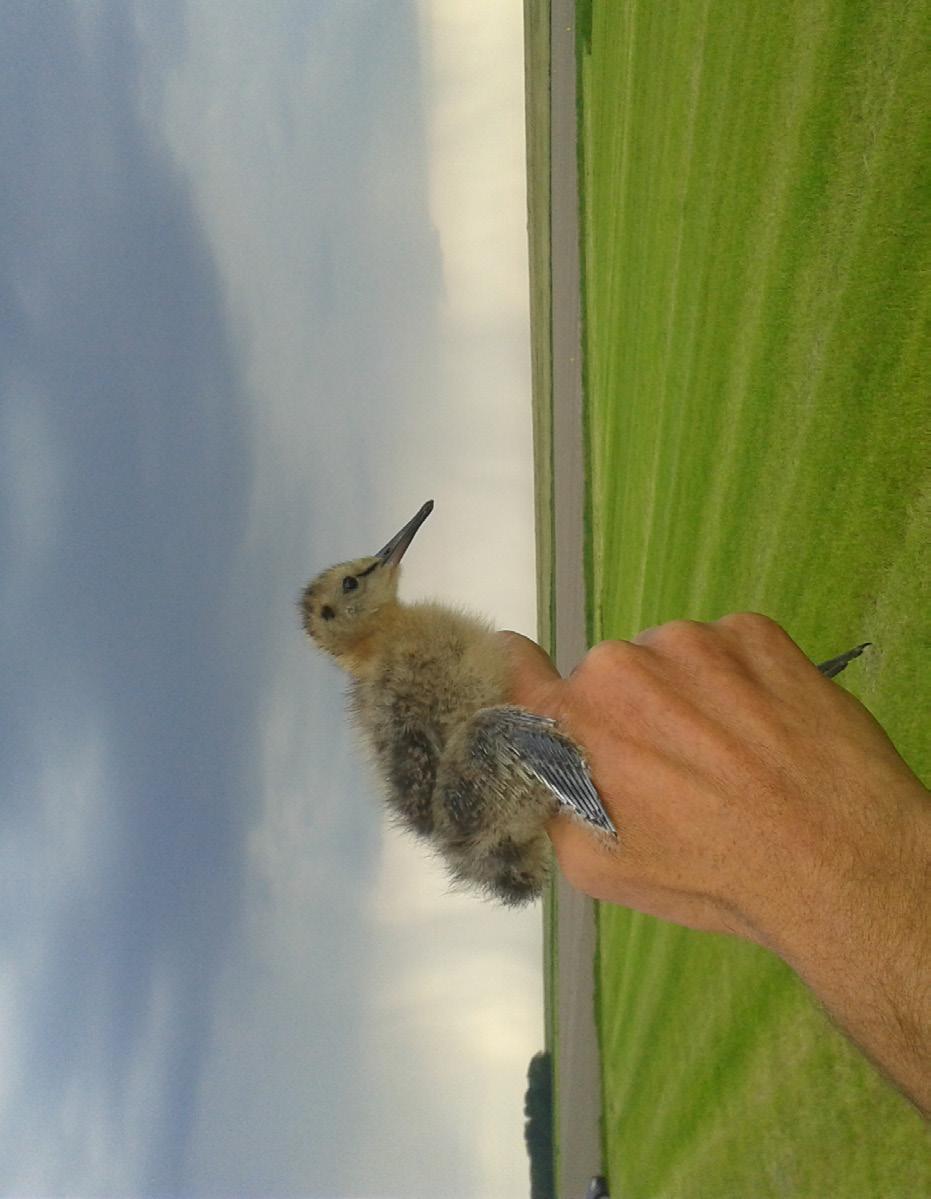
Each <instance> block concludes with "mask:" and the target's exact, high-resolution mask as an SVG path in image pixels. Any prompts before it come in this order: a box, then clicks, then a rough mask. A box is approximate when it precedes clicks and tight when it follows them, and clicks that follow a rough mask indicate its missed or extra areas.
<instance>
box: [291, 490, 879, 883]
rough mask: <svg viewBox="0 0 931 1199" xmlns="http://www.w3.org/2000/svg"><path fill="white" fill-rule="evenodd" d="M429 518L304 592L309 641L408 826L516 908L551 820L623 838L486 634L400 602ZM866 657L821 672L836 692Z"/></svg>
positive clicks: (574, 756)
mask: <svg viewBox="0 0 931 1199" xmlns="http://www.w3.org/2000/svg"><path fill="white" fill-rule="evenodd" d="M432 511H433V501H432V500H430V501H429V502H428V503H426V504H424V506H423V507H422V508H421V509H420V511H419V512H418V513H417V514H416V516H414V517H413V518H412V519H411V520H409V521H408V523H407V524H406V525H405V526H404V527H403V528H402V529H401V530H400V532H398V533H397V534H395V536H394V537H392V538H391V540H390V541H389V542H388V544H387V545H385V546H383V547H382V548H381V549H380V550H379V551H378V553H376V554H372V555H371V556H369V557H365V558H356V559H354V560H353V561H351V562H341V563H339V564H338V565H336V566H331V567H330V568H329V569H328V570H325V571H323V572H322V573H321V574H319V575H318V576H317V577H316V578H315V579H314V580H313V581H312V582H310V583H308V585H307V586H306V587H305V589H304V592H303V594H302V596H301V601H300V608H301V615H302V619H303V623H304V629H305V631H306V632H307V634H308V635H309V636H310V638H311V640H312V641H313V642H314V643H315V644H316V645H318V646H319V647H320V648H321V649H322V650H324V651H325V652H327V653H328V654H330V655H331V656H332V657H333V658H335V660H336V661H337V662H338V663H339V665H340V666H342V667H343V669H344V670H345V671H346V672H347V673H348V674H349V676H350V678H351V683H350V690H349V701H350V710H351V712H352V713H353V715H354V717H355V720H356V723H357V724H358V726H359V728H360V729H361V731H362V734H363V736H364V738H365V740H366V741H367V743H368V745H369V747H370V749H371V752H372V755H373V757H374V759H375V763H376V765H377V767H378V770H379V773H380V774H381V776H382V779H383V781H384V783H385V790H386V798H387V802H388V805H389V807H390V809H391V811H392V812H393V813H394V815H395V817H396V818H397V820H398V821H399V823H401V824H402V825H403V826H405V827H406V828H408V829H410V830H411V831H412V832H414V833H416V834H417V835H418V836H420V837H423V838H426V839H428V840H429V841H430V842H431V844H432V845H433V846H434V847H435V848H436V849H437V850H438V851H439V853H440V854H441V855H442V857H443V858H444V860H445V862H446V865H447V867H448V869H449V872H450V874H451V875H452V877H453V879H454V880H455V881H456V882H458V883H463V884H467V885H469V886H472V887H476V888H478V889H479V890H480V891H483V892H484V893H485V894H488V895H491V896H494V897H495V898H497V899H499V900H501V901H502V902H503V903H505V904H509V905H519V904H523V903H527V902H529V901H531V900H533V899H536V898H537V897H538V896H539V894H540V892H541V890H542V887H543V884H544V883H545V881H546V877H547V873H548V865H549V857H550V855H549V847H548V846H549V843H548V840H547V837H546V834H545V831H544V826H545V824H546V822H547V820H549V819H550V817H551V816H553V815H555V813H556V812H558V811H567V812H569V813H570V814H571V815H572V816H574V817H575V818H577V819H579V820H582V821H584V822H585V823H586V824H588V825H589V826H590V827H591V828H592V829H593V830H594V832H595V834H596V835H598V836H601V837H604V838H611V839H614V838H615V835H616V834H615V829H614V825H613V824H612V823H611V819H610V817H609V816H608V814H607V812H606V811H605V809H604V807H603V805H602V803H601V800H600V798H599V796H598V792H597V791H596V790H595V787H594V784H593V783H592V780H591V776H590V774H589V771H588V767H587V765H586V763H585V758H584V756H583V754H582V751H581V750H580V749H579V747H578V746H577V745H576V744H575V743H574V742H573V741H571V740H570V739H569V738H568V737H566V736H565V735H564V734H562V733H560V731H559V730H558V729H557V727H556V724H555V722H554V721H552V720H549V719H547V718H545V717H542V716H537V715H535V714H533V713H531V712H527V711H525V710H524V709H522V708H518V707H515V706H513V705H511V704H508V702H507V684H508V679H507V670H506V662H505V659H504V655H503V654H502V653H501V649H500V646H499V644H498V643H497V642H496V640H495V637H494V630H493V629H492V628H491V626H490V625H489V624H487V623H486V622H484V621H482V620H479V619H477V618H475V617H473V616H468V615H465V614H464V613H461V612H457V611H455V610H453V609H451V608H447V607H444V606H442V605H440V604H434V603H418V604H402V603H401V602H400V600H399V599H398V594H397V592H398V576H399V573H400V571H399V568H400V563H401V559H402V558H403V556H404V554H405V552H406V550H407V548H408V546H409V545H410V544H411V542H412V541H413V539H414V536H415V534H416V533H417V530H418V529H419V528H420V526H421V525H422V524H423V522H424V521H425V520H426V519H427V517H428V516H429V515H430V513H431V512H432ZM868 644H869V642H866V643H864V644H863V645H858V646H857V647H856V648H855V649H852V650H849V651H848V652H847V653H845V654H840V655H839V656H838V657H836V658H832V659H830V661H828V662H823V663H821V665H820V666H819V667H818V669H819V670H820V671H821V672H822V673H823V674H825V675H827V677H828V678H833V677H834V676H835V675H837V674H839V673H840V672H841V671H842V670H843V669H844V668H845V667H846V666H847V664H848V663H849V662H850V661H852V660H853V659H854V658H856V657H859V655H860V654H861V653H862V652H863V650H864V649H865V648H866V646H867V645H868Z"/></svg>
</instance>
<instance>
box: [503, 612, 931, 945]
mask: <svg viewBox="0 0 931 1199" xmlns="http://www.w3.org/2000/svg"><path fill="white" fill-rule="evenodd" d="M506 636H507V641H506V645H507V649H508V652H509V654H510V657H511V661H512V668H513V674H512V694H511V698H512V700H513V701H514V702H516V703H518V704H520V705H521V706H523V707H526V708H529V709H530V710H532V711H536V712H539V713H541V714H544V715H549V716H552V717H555V718H556V719H557V720H558V721H559V723H560V724H561V726H562V727H563V728H564V729H565V730H566V731H567V732H568V733H569V734H570V736H572V737H573V738H574V739H575V740H576V741H577V742H578V743H579V744H580V745H581V746H582V747H583V748H584V750H585V752H586V755H587V757H588V760H589V764H590V767H591V770H592V776H593V779H594V782H595V785H596V787H597V788H598V791H599V793H600V795H601V797H602V800H603V802H604V804H605V807H606V809H607V811H608V813H609V815H610V816H611V818H612V820H613V821H614V823H615V826H616V828H617V830H618V841H617V843H616V845H615V844H611V843H609V842H607V841H606V840H605V839H603V838H600V837H598V836H596V835H594V834H593V833H591V832H590V831H589V830H588V829H586V828H585V827H583V826H582V825H581V824H580V823H579V822H578V821H575V820H572V819H570V818H568V817H563V816H560V817H557V818H556V819H554V820H553V821H552V822H551V827H550V830H549V831H550V835H551V837H552V840H553V844H554V846H555V850H556V854H557V857H558V859H559V863H560V866H561V868H562V870H563V873H564V874H565V875H566V877H567V879H568V881H569V882H570V883H571V884H572V885H573V886H576V887H578V888H579V889H581V890H583V891H586V892H587V893H588V894H589V895H592V896H593V897H595V898H598V899H603V900H609V901H611V902H613V903H620V904H623V905H625V906H628V907H633V908H636V909H637V910H639V911H643V912H648V913H650V914H652V915H657V916H661V917H663V918H665V919H668V920H672V921H675V922H676V923H680V924H685V925H688V926H690V927H694V928H701V929H706V930H710V931H718V932H734V933H737V934H739V935H742V936H745V937H749V938H751V939H753V940H757V941H760V942H761V943H765V944H770V945H771V946H772V947H774V948H777V950H779V951H784V950H790V949H791V947H792V944H793V938H794V936H795V935H796V934H798V935H799V936H802V934H803V932H804V926H805V925H806V923H807V922H808V918H809V915H810V911H811V907H812V905H819V904H821V903H823V902H824V899H825V889H826V888H828V889H830V888H836V887H837V886H839V885H842V883H841V881H840V878H839V877H838V876H841V877H849V876H850V875H851V874H855V873H856V870H857V867H858V866H859V867H860V868H861V869H862V870H863V871H864V872H865V873H866V874H868V875H871V874H875V871H876V855H877V854H880V855H881V853H882V847H883V846H885V845H890V846H891V845H892V844H893V843H894V844H895V845H899V844H900V843H903V844H904V843H907V842H908V840H909V838H910V836H911V835H912V828H911V825H912V821H913V819H915V818H916V810H915V809H916V802H917V801H916V796H917V795H918V793H922V795H923V794H924V788H922V787H921V784H920V783H918V781H917V780H916V779H915V777H914V775H913V774H912V773H911V771H910V770H909V769H908V767H907V766H906V765H905V763H904V762H903V761H902V759H901V758H900V757H899V755H898V753H897V752H896V751H895V749H894V747H893V746H892V744H891V742H890V741H889V738H888V737H887V736H886V734H885V733H884V732H883V730H882V728H881V727H880V726H879V725H878V724H877V722H876V721H875V720H874V719H873V717H872V716H871V715H870V714H869V713H868V712H867V711H866V709H865V708H864V707H863V706H862V705H861V704H860V703H859V702H858V701H857V700H856V699H854V698H853V697H852V696H850V695H849V694H848V693H846V692H845V691H844V690H843V689H842V688H841V687H839V686H838V685H837V684H836V683H833V682H830V681H829V680H827V679H825V678H824V677H823V676H822V675H821V674H819V672H818V670H817V669H816V668H815V667H814V666H813V665H812V664H811V662H810V661H809V660H808V659H807V658H806V657H805V655H804V654H803V653H802V651H801V650H800V649H799V648H798V647H797V646H796V645H795V644H794V642H793V641H792V640H791V639H790V638H789V636H788V635H787V634H786V633H785V632H784V631H783V630H782V629H781V628H780V627H779V626H778V625H776V624H775V623H774V622H773V621H771V620H769V619H767V618H766V617H763V616H758V615H755V614H741V615H737V616H728V617H725V618H724V619H723V620H720V621H717V622H715V623H713V624H698V623H694V622H690V621H677V622H674V623H672V624H667V625H663V626H660V627H659V628H656V629H649V630H647V631H646V632H644V633H641V634H640V635H639V636H638V637H636V638H634V640H633V641H632V642H624V641H612V642H604V643H602V644H601V645H599V646H596V647H595V648H594V649H593V650H592V651H591V652H590V653H589V654H588V655H587V656H586V658H585V659H584V660H583V662H582V663H581V664H580V666H579V667H578V668H577V669H576V670H575V671H574V672H573V673H572V674H571V675H570V676H569V677H568V678H567V679H562V678H560V676H559V674H558V673H557V671H556V669H555V667H554V666H553V665H552V663H551V662H550V660H549V658H548V657H547V656H546V655H545V653H544V652H543V651H542V650H541V649H540V648H539V647H538V646H536V645H535V644H534V643H533V642H530V641H528V640H526V639H525V638H521V637H518V636H517V635H516V634H507V635H506ZM919 806H921V805H919ZM926 812H927V809H926V808H923V813H922V814H926ZM892 852H894V853H896V854H897V853H898V850H897V849H895V850H892Z"/></svg>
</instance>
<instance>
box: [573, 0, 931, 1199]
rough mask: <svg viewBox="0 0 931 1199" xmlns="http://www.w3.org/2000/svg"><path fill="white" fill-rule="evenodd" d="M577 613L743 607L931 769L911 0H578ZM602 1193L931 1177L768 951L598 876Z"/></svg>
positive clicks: (599, 615)
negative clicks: (582, 541) (613, 900)
mask: <svg viewBox="0 0 931 1199" xmlns="http://www.w3.org/2000/svg"><path fill="white" fill-rule="evenodd" d="M580 7H581V11H580V20H579V26H578V27H579V30H580V32H581V40H580V71H581V84H582V87H581V102H580V129H581V133H582V146H581V149H582V161H583V168H584V169H583V187H582V197H581V203H582V213H583V246H584V261H585V336H584V341H585V355H586V395H587V405H588V428H589V438H590V446H589V453H590V463H589V465H590V479H589V481H590V497H589V498H590V520H591V528H590V534H591V544H592V554H591V568H592V578H591V579H590V580H589V582H590V593H591V598H592V618H593V628H594V634H595V637H596V638H598V639H600V638H602V637H611V636H620V637H626V636H631V635H632V634H633V633H635V632H636V631H637V630H638V629H640V628H642V627H644V626H648V625H651V624H655V623H658V622H660V621H664V620H668V619H671V618H675V617H691V618H695V619H709V618H714V617H717V616H720V615H721V614H723V613H725V612H728V611H734V610H740V609H755V610H759V611H763V612H766V613H768V614H770V615H771V616H773V617H775V618H776V619H777V620H779V621H780V622H781V623H782V624H784V625H785V626H786V627H787V628H788V629H789V631H790V632H791V633H792V634H793V636H794V637H795V638H796V640H797V641H798V642H799V644H800V645H801V646H802V647H803V648H804V649H805V650H806V652H807V653H809V654H810V655H811V657H812V658H814V659H820V658H825V657H829V656H831V655H832V654H834V653H836V652H837V651H839V650H841V649H845V648H847V647H848V646H850V645H854V644H856V643H857V642H859V641H862V640H865V639H869V640H872V641H873V642H874V643H875V648H874V649H873V650H872V651H870V653H869V656H868V657H864V658H863V659H861V661H860V662H858V663H855V664H854V665H853V666H852V667H851V668H850V669H849V670H848V671H847V673H846V674H845V675H844V676H843V681H844V685H846V686H848V687H849V688H850V689H851V690H853V691H854V692H855V693H857V694H858V695H860V697H861V698H862V699H863V700H864V702H865V703H866V704H867V705H868V707H869V708H870V709H871V710H872V711H873V712H874V713H875V714H876V715H877V716H878V717H879V718H880V720H881V721H882V722H883V724H884V725H885V726H886V728H887V729H888V730H889V732H890V734H891V736H892V737H893V739H894V741H895V742H896V743H897V745H898V746H899V748H900V749H901V751H902V752H903V753H904V755H905V757H906V758H907V760H909V761H910V762H911V763H912V764H913V765H914V766H915V767H916V768H917V769H918V770H919V773H921V774H922V776H923V777H924V778H925V779H926V781H927V780H931V739H929V736H928V713H929V711H931V632H929V629H931V621H929V616H931V566H929V563H931V473H929V462H931V436H929V429H931V421H929V404H931V353H929V348H931V339H929V317H931V250H929V238H928V226H927V220H928V214H929V210H931V174H929V170H931V137H929V112H931V87H929V79H931V75H929V72H928V70H927V61H926V58H925V57H924V50H923V47H926V46H927V45H928V44H931V4H929V2H928V0H916V2H909V0H869V2H856V0H829V2H824V3H821V2H819V0H783V2H782V3H779V4H774V3H770V2H769V0H727V2H714V3H708V2H704V0H662V2H659V0H642V2H637V0H611V2H608V0H602V2H598V0H595V3H594V4H593V5H583V6H580ZM599 920H600V925H599V927H600V951H599V953H600V960H599V964H598V970H599V996H600V1009H599V1021H600V1029H601V1036H602V1052H603V1064H604V1080H603V1081H604V1095H605V1139H606V1144H605V1152H606V1161H607V1166H608V1171H609V1176H610V1180H611V1184H612V1195H614V1196H616V1197H617V1199H654V1197H656V1199H658V1197H660V1196H661V1197H663V1199H673V1197H681V1199H718V1197H721V1199H723V1197H725V1196H727V1197H733V1199H762V1197H764V1196H779V1197H780V1199H785V1197H787V1196H791V1197H796V1199H798V1197H805V1199H808V1197H810V1199H834V1197H837V1199H866V1197H873V1196H875V1197H877V1199H878V1197H880V1196H881V1197H883V1199H910V1197H918V1196H924V1195H931V1148H929V1142H928V1140H927V1139H926V1136H925V1132H924V1131H923V1128H922V1125H921V1123H920V1121H919V1119H918V1117H917V1116H916V1115H915V1114H914V1113H913V1112H912V1111H911V1109H910V1108H908V1107H907V1105H905V1103H904V1102H903V1101H902V1100H900V1099H899V1098H898V1096H896V1095H895V1094H894V1093H893V1092H892V1091H891V1090H890V1089H888V1088H887V1087H886V1086H885V1085H884V1084H883V1083H882V1082H880V1081H879V1080H878V1079H877V1077H876V1076H875V1075H874V1074H873V1072H872V1071H871V1070H870V1069H869V1068H868V1067H867V1066H865V1065H864V1064H863V1062H862V1061H861V1060H860V1058H859V1057H858V1055H857V1054H856V1053H855V1052H854V1051H853V1050H851V1049H850V1048H849V1047H848V1046H847V1044H846V1043H845V1041H844V1040H843V1039H842V1038H841V1037H840V1036H839V1035H838V1034H836V1033H835V1032H834V1031H833V1030H832V1029H831V1027H830V1026H829V1025H828V1023H827V1021H826V1020H825V1019H824V1018H823V1016H822V1015H821V1014H820V1013H819V1011H818V1010H817V1009H816V1008H815V1006H814V1005H813V1004H812V1003H811V1002H810V1000H809V999H808V997H807V995H806V993H805V992H804V990H803V988H802V987H801V986H800V985H799V984H798V983H797V982H796V981H795V980H794V979H793V977H792V976H791V975H790V974H789V972H788V971H787V970H786V969H784V968H783V967H781V965H780V964H779V963H777V962H776V961H774V960H773V959H771V958H770V957H768V956H767V955H765V954H764V953H762V952H761V951H758V950H756V949H754V948H753V947H750V946H746V945H742V944H740V943H737V942H732V941H729V940H727V939H724V938H716V937H709V936H702V935H698V934H691V933H688V932H686V931H684V930H680V929H676V928H673V927H670V926H665V925H662V924H661V923H659V922H657V921H653V920H651V919H649V918H646V917H641V916H638V915H634V914H630V913H627V912H624V911H621V910H619V909H613V908H608V907H603V908H602V909H601V911H600V915H599Z"/></svg>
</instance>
